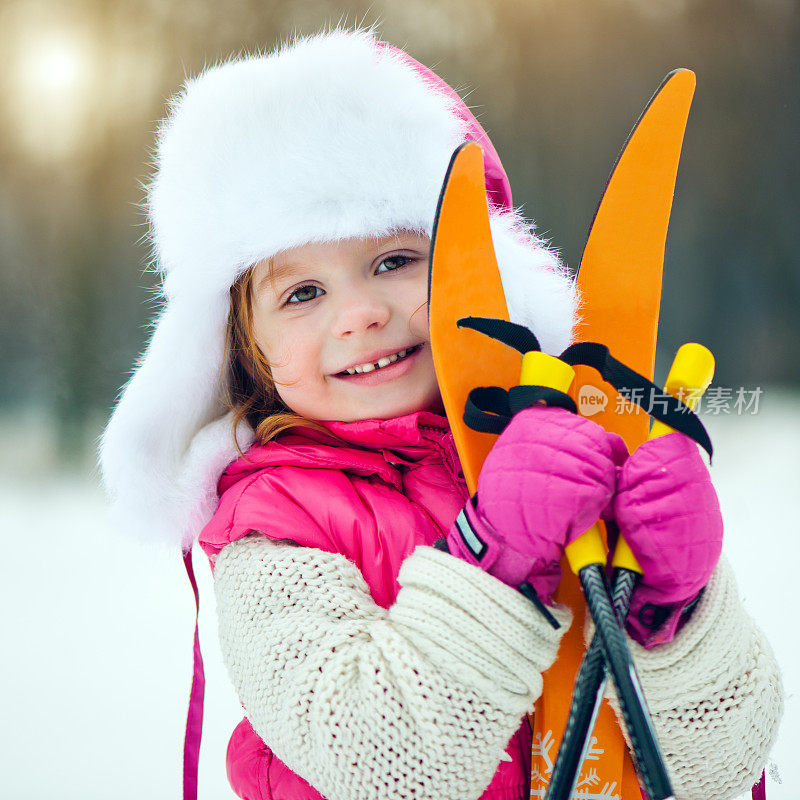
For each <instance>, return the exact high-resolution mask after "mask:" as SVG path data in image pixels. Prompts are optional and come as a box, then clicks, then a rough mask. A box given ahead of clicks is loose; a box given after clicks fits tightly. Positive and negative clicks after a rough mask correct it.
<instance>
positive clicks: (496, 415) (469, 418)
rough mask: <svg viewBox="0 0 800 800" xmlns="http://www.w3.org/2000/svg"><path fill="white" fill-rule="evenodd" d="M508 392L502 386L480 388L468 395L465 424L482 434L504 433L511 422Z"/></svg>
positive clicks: (465, 406) (465, 407)
mask: <svg viewBox="0 0 800 800" xmlns="http://www.w3.org/2000/svg"><path fill="white" fill-rule="evenodd" d="M512 416H513V415H512V413H511V406H510V405H509V402H508V392H507V391H506V390H505V389H503V388H502V387H500V386H479V387H478V388H477V389H473V390H472V391H471V392H470V393H469V394H468V395H467V402H466V403H465V405H464V423H465V424H466V425H467V427H468V428H472V430H473V431H479V432H480V433H497V434H500V433H502V432H503V431H504V430H505V429H506V426H507V425H508V423H509V422H511V417H512Z"/></svg>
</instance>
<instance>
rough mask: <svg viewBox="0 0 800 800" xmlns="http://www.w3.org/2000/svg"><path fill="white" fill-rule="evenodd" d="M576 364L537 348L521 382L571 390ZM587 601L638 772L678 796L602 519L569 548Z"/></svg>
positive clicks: (650, 792)
mask: <svg viewBox="0 0 800 800" xmlns="http://www.w3.org/2000/svg"><path fill="white" fill-rule="evenodd" d="M574 378H575V370H574V369H573V368H572V367H571V366H570V365H569V364H567V363H565V362H564V361H561V360H560V359H558V358H556V357H555V356H551V355H548V354H546V353H542V352H541V351H538V350H534V351H530V352H527V353H525V354H524V355H523V357H522V375H521V378H520V385H533V386H546V387H548V388H552V389H556V390H558V391H561V392H564V393H566V391H567V390H568V389H569V387H570V384H571V383H572V381H573V379H574ZM565 552H566V556H567V560H568V562H569V565H570V568H571V569H572V571H573V572H574V573H575V574H576V575H577V576H578V579H579V581H580V584H581V588H582V589H583V594H584V597H585V599H586V605H587V607H588V609H589V613H590V614H591V615H592V619H593V620H594V623H595V625H596V627H597V634H598V638H599V641H600V647H601V650H602V654H603V657H604V659H605V661H606V663H607V665H608V669H609V671H610V672H611V677H612V679H613V681H614V686H615V687H616V690H617V696H618V697H619V701H620V707H621V709H622V717H623V720H624V723H625V727H626V729H627V731H628V737H629V739H630V742H631V749H632V751H633V757H634V761H635V763H636V764H637V766H638V775H639V779H640V782H641V783H642V785H643V788H644V790H645V792H646V793H647V797H648V798H649V800H671V799H672V798H674V795H673V793H672V787H671V785H670V781H669V776H668V775H667V770H666V767H665V766H664V759H663V756H662V755H661V750H660V748H659V745H658V740H657V739H656V735H655V731H654V730H653V724H652V721H651V720H650V714H649V712H648V710H647V704H646V702H645V699H644V693H643V692H642V688H641V684H640V682H639V677H638V675H637V674H636V667H635V665H634V663H633V659H632V657H631V654H630V650H629V649H628V643H627V639H626V637H625V634H624V632H623V630H622V628H621V627H620V626H619V624H618V622H617V617H616V615H615V613H614V609H613V607H612V605H611V599H610V598H609V595H608V589H607V587H606V580H605V564H606V551H605V546H604V544H603V538H602V534H601V532H600V528H599V526H598V525H597V524H595V525H593V526H592V527H591V528H590V529H589V530H588V531H586V532H585V533H583V534H582V535H581V536H580V537H579V538H578V539H576V540H575V541H574V542H572V543H571V544H570V545H569V546H568V547H567V548H566V551H565Z"/></svg>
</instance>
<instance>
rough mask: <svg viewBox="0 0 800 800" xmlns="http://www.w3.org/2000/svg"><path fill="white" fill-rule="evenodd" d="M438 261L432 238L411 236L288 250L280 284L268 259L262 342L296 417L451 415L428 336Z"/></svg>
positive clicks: (260, 289)
mask: <svg viewBox="0 0 800 800" xmlns="http://www.w3.org/2000/svg"><path fill="white" fill-rule="evenodd" d="M429 253H430V240H429V239H428V237H426V236H423V235H421V234H417V233H409V232H401V233H398V234H397V235H395V236H390V237H387V238H384V239H381V240H377V241H376V240H375V239H369V238H367V239H346V240H343V241H341V242H338V243H325V244H318V243H313V244H307V245H303V246H302V247H295V248H292V249H291V250H285V251H283V252H281V253H280V254H278V255H277V256H276V257H275V258H273V259H272V260H273V265H274V285H273V283H272V282H271V281H270V278H269V266H268V262H267V261H262V262H259V263H258V264H257V265H256V266H255V267H254V275H253V284H252V285H253V324H254V328H255V337H256V342H257V344H258V346H259V347H260V348H261V351H262V352H263V354H264V356H265V357H266V359H267V361H268V362H269V364H270V366H271V369H272V377H273V379H274V381H275V386H276V389H277V391H278V394H279V395H280V397H281V399H282V400H283V402H284V403H285V404H286V405H287V406H288V407H289V408H290V409H291V410H292V411H294V412H296V413H297V414H300V415H301V416H303V417H306V418H307V419H315V420H340V421H342V422H353V421H355V420H361V419H389V418H391V417H397V416H401V415H403V414H410V413H412V412H414V411H423V410H429V411H436V412H437V413H444V411H443V406H442V400H441V395H440V394H439V387H438V384H437V382H436V373H435V372H434V369H433V359H432V357H431V348H430V335H429V332H428V306H427V299H428V259H429ZM402 351H406V355H405V356H404V357H398V354H399V353H401V352H402ZM389 361H391V362H393V363H388V362H389ZM354 368H357V370H358V372H355V370H354ZM362 368H363V371H362ZM348 369H349V371H350V373H353V374H349V373H348ZM359 373H360V374H359Z"/></svg>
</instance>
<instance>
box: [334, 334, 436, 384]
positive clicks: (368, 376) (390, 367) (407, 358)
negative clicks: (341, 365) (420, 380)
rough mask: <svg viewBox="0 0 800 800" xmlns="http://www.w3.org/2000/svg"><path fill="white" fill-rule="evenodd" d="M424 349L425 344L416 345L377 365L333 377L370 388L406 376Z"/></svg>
mask: <svg viewBox="0 0 800 800" xmlns="http://www.w3.org/2000/svg"><path fill="white" fill-rule="evenodd" d="M423 347H424V344H416V345H414V346H413V347H409V348H407V349H406V350H405V351H403V350H401V351H399V352H398V353H394V354H393V355H391V356H387V357H386V358H382V359H381V360H380V362H377V363H375V364H369V365H363V367H362V366H358V367H353V368H351V369H349V370H343V371H342V372H337V373H335V374H334V375H333V377H334V378H337V379H338V380H342V381H346V382H349V383H359V384H364V385H369V386H372V385H375V384H377V383H383V382H384V381H387V380H393V379H394V378H398V377H400V376H401V375H405V374H406V373H407V372H408V371H409V370H410V369H411V368H412V367H413V366H414V364H415V363H416V362H417V361H418V360H419V354H420V351H421V350H422V349H423ZM401 353H404V355H401ZM358 370H360V371H358Z"/></svg>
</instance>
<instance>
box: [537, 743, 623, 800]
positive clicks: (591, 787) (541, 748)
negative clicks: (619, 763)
mask: <svg viewBox="0 0 800 800" xmlns="http://www.w3.org/2000/svg"><path fill="white" fill-rule="evenodd" d="M554 745H555V739H554V737H553V732H552V731H550V730H549V731H547V732H546V733H545V734H544V735H542V734H541V733H536V734H535V736H534V739H533V746H532V753H531V755H532V756H533V758H534V763H533V765H532V766H531V798H532V799H533V798H536V800H543V798H544V796H545V794H546V793H547V786H548V784H549V783H550V774H551V773H552V771H553V763H554V757H555V752H554V751H553V748H554ZM603 752H604V751H603V749H602V748H601V747H598V746H597V737H596V736H592V739H591V743H590V745H589V749H588V751H587V753H586V758H585V760H584V766H586V763H587V762H590V761H597V760H599V758H600V756H601V755H602V754H603ZM600 783H601V780H600V777H599V776H598V774H597V770H596V769H595V768H594V767H588V769H587V770H586V772H585V773H584V772H581V774H580V776H579V778H578V784H577V786H576V787H575V791H574V792H573V793H572V796H571V797H570V800H620V795H619V792H617V784H616V781H614V782H608V781H606V782H605V783H603V784H602V786H600Z"/></svg>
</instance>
